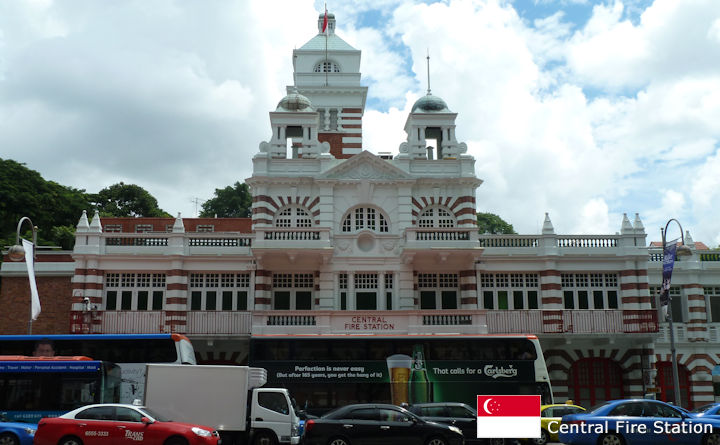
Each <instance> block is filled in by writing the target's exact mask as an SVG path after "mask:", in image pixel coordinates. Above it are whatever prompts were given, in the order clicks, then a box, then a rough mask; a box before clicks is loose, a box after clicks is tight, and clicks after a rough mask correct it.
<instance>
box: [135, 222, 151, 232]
mask: <svg viewBox="0 0 720 445" xmlns="http://www.w3.org/2000/svg"><path fill="white" fill-rule="evenodd" d="M152 231H153V225H152V224H135V233H147V232H152Z"/></svg>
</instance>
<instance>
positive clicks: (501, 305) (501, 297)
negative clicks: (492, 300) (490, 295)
mask: <svg viewBox="0 0 720 445" xmlns="http://www.w3.org/2000/svg"><path fill="white" fill-rule="evenodd" d="M507 308H508V293H507V291H505V290H501V291H498V309H502V310H505V309H507Z"/></svg>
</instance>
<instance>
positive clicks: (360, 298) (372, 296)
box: [355, 292, 377, 310]
mask: <svg viewBox="0 0 720 445" xmlns="http://www.w3.org/2000/svg"><path fill="white" fill-rule="evenodd" d="M355 298H356V301H357V304H356V306H355V307H356V308H357V310H376V309H377V294H376V293H375V292H357V293H356V294H355Z"/></svg>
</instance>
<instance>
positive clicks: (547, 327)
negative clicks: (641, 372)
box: [487, 310, 658, 334]
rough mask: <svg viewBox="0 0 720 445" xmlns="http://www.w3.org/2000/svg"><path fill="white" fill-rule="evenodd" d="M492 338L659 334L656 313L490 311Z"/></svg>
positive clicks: (619, 311)
mask: <svg viewBox="0 0 720 445" xmlns="http://www.w3.org/2000/svg"><path fill="white" fill-rule="evenodd" d="M487 325H488V332H489V333H491V334H510V333H545V334H559V333H570V334H605V333H653V332H657V331H658V324H657V318H656V313H655V311H654V310H646V311H621V310H512V311H509V310H507V311H488V312H487Z"/></svg>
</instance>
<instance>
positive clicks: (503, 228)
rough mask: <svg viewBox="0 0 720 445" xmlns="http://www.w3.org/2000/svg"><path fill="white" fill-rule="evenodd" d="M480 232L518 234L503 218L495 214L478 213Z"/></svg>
mask: <svg viewBox="0 0 720 445" xmlns="http://www.w3.org/2000/svg"><path fill="white" fill-rule="evenodd" d="M477 224H478V232H480V233H490V234H493V235H498V234H517V232H516V231H515V229H514V228H513V226H512V224H509V223H507V222H505V220H503V219H502V218H500V217H499V216H497V215H495V214H494V213H478V214H477Z"/></svg>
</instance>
